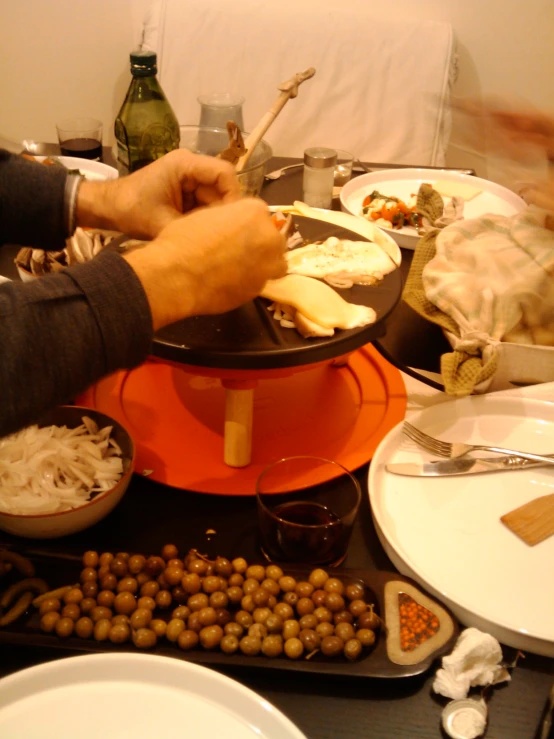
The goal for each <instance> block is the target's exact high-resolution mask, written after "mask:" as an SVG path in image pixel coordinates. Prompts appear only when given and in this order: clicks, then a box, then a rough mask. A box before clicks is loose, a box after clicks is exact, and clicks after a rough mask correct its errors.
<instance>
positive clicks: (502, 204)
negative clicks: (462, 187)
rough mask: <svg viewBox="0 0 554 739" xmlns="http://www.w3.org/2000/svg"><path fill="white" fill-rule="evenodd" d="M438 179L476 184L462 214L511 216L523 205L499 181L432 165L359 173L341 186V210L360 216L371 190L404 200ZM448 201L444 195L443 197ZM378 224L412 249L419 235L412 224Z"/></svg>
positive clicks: (476, 216)
mask: <svg viewBox="0 0 554 739" xmlns="http://www.w3.org/2000/svg"><path fill="white" fill-rule="evenodd" d="M439 180H443V181H444V180H447V181H449V182H463V183H467V184H468V185H472V186H473V187H478V188H479V189H480V190H481V191H482V192H481V193H479V195H476V196H475V197H474V198H473V199H472V200H469V201H467V202H466V203H465V204H464V218H478V217H479V216H482V215H484V214H485V213H494V214H496V215H502V216H513V215H515V214H516V213H519V212H520V211H521V210H523V209H524V208H525V201H524V200H523V199H522V198H520V197H519V195H516V193H514V192H512V191H511V190H508V189H507V188H506V187H503V186H502V185H498V184H496V183H495V182H490V181H489V180H483V179H481V178H480V177H473V176H472V175H467V174H462V173H461V172H451V171H448V170H436V169H418V168H414V169H385V170H382V171H380V172H371V173H369V174H364V175H360V176H359V177H355V178H354V179H352V180H350V182H347V183H346V185H345V186H344V187H343V188H342V192H341V194H340V201H341V207H342V210H344V211H346V212H347V213H352V214H353V215H355V216H360V217H363V216H362V215H361V213H362V203H363V201H364V198H365V197H366V196H367V195H369V194H370V193H371V192H373V190H378V191H379V192H380V193H382V194H383V195H393V196H394V197H397V198H400V199H401V200H403V201H404V202H408V201H409V199H410V197H411V195H412V194H416V193H417V191H418V190H419V187H420V185H421V184H422V183H423V182H427V183H429V184H430V185H432V184H433V183H434V182H438V181H439ZM445 200H446V201H448V198H445ZM379 225H380V227H381V228H382V229H383V231H386V232H387V233H388V234H389V235H390V236H392V237H393V239H394V240H395V241H396V243H397V244H398V246H401V247H403V248H407V249H415V247H416V244H417V242H418V241H419V238H420V237H419V236H418V233H417V231H416V229H415V228H413V227H412V226H404V227H403V228H400V229H392V228H385V227H384V226H381V224H379Z"/></svg>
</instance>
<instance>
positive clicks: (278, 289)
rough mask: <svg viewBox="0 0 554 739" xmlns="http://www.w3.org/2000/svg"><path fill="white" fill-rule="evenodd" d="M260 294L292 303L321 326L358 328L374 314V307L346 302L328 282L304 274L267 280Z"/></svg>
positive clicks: (263, 296)
mask: <svg viewBox="0 0 554 739" xmlns="http://www.w3.org/2000/svg"><path fill="white" fill-rule="evenodd" d="M260 295H261V297H262V298H267V299H268V300H271V301H273V302H275V303H281V304H283V305H291V306H292V307H293V308H296V310H299V311H300V312H301V313H302V314H303V315H304V316H306V318H308V319H309V320H310V321H313V322H314V323H317V324H318V325H319V326H323V327H324V328H344V329H349V328H358V327H360V326H367V325H368V324H369V323H375V320H376V318H377V316H376V314H375V311H374V310H373V308H368V307H367V306H365V305H355V304H354V303H348V302H347V301H346V300H344V299H343V298H341V296H340V295H339V294H338V293H337V292H335V291H334V290H333V288H332V287H330V286H329V285H326V284H325V283H324V282H320V281H319V280H315V279H314V278H313V277H304V275H286V277H281V279H279V280H268V282H266V284H265V285H264V288H263V290H262V291H261V293H260Z"/></svg>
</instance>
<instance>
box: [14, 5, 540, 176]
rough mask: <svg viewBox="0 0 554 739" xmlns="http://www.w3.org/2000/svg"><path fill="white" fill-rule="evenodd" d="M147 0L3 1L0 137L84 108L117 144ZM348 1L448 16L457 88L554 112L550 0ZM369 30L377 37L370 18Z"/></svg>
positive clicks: (43, 133)
mask: <svg viewBox="0 0 554 739" xmlns="http://www.w3.org/2000/svg"><path fill="white" fill-rule="evenodd" d="M183 1H184V0H183ZM267 1H268V2H280V3H282V2H283V1H284V2H287V1H288V2H290V3H291V22H294V12H293V8H294V2H293V1H292V0H267ZM296 1H297V0H295V2H296ZM148 2H149V0H2V2H0V104H1V106H2V107H1V113H0V135H3V136H8V137H10V138H12V139H16V140H21V139H23V138H34V139H36V140H42V141H44V140H49V141H53V140H55V128H54V124H55V121H56V119H57V118H60V117H64V116H69V115H76V114H82V115H91V116H95V117H98V118H101V119H102V120H103V121H104V129H105V138H104V143H106V144H109V143H111V142H112V141H113V120H114V118H115V115H116V113H117V110H118V108H119V106H120V104H121V102H122V100H123V96H124V94H125V90H126V88H127V85H128V82H129V79H130V77H129V62H128V59H129V52H130V51H131V50H132V49H133V48H135V47H136V46H137V42H138V39H139V33H138V28H139V26H140V19H141V17H142V14H143V12H144V9H145V7H146V6H147V5H148ZM206 2H209V0H206ZM229 2H235V0H229ZM301 2H303V3H304V4H308V5H310V4H311V5H313V7H314V12H317V10H318V8H320V7H321V5H322V2H325V4H326V5H331V6H333V7H338V6H339V0H301ZM348 4H350V5H351V6H357V5H361V6H362V7H364V8H365V9H366V10H368V12H369V11H370V12H375V13H378V14H385V15H389V14H390V13H391V12H394V13H395V15H396V16H398V17H402V16H403V15H405V16H407V17H414V16H415V15H418V16H420V17H423V18H426V19H436V20H446V21H449V22H450V23H452V25H453V27H454V31H455V34H456V38H457V41H458V53H459V78H458V82H457V84H456V88H455V93H456V94H459V95H473V96H474V95H480V94H484V95H488V94H498V95H501V96H507V97H518V98H523V99H525V100H526V101H527V102H529V103H531V104H532V105H535V106H537V107H540V108H544V109H550V110H554V107H553V106H554V103H553V99H554V98H553V94H552V89H553V83H552V77H553V74H554V43H553V33H554V3H553V2H552V0H526V1H524V0H465V2H462V0H395V2H394V3H382V2H376V1H375V0H374V2H371V0H340V5H341V7H344V6H345V5H346V6H348ZM373 6H375V8H374V7H373ZM367 31H368V44H370V43H371V24H370V23H368V29H367ZM422 53H425V50H424V49H422ZM415 73H416V74H417V70H416V71H415ZM191 94H194V91H191ZM455 139H456V137H455ZM449 163H450V164H455V165H466V166H467V165H472V166H475V167H476V168H477V169H478V173H479V174H481V175H482V176H487V174H488V175H489V176H491V177H493V178H494V176H495V174H496V173H495V170H494V166H491V161H488V162H487V161H486V160H483V159H482V158H481V157H480V156H478V155H475V154H473V153H471V152H468V151H465V150H463V149H460V148H457V147H456V146H454V145H453V146H452V147H451V150H450V152H449ZM493 165H494V163H493ZM489 170H490V171H489ZM496 178H497V179H498V177H496Z"/></svg>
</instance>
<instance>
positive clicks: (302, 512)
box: [256, 456, 361, 565]
mask: <svg viewBox="0 0 554 739" xmlns="http://www.w3.org/2000/svg"><path fill="white" fill-rule="evenodd" d="M256 499H257V505H258V522H259V526H260V539H261V547H262V552H263V554H264V556H265V557H266V558H267V559H268V560H270V561H273V562H288V563H290V562H294V563H297V564H301V565H306V564H307V565H337V564H340V563H341V562H342V561H343V560H344V558H345V557H346V552H347V549H348V543H349V541H350V535H351V533H352V526H353V524H354V520H355V518H356V514H357V512H358V507H359V505H360V500H361V490H360V485H359V483H358V481H357V480H356V478H355V477H353V476H352V475H351V474H350V472H348V470H347V469H345V468H344V467H343V466H342V465H340V464H339V463H338V462H333V461H331V460H328V459H323V458H320V457H307V456H306V457H288V458H285V459H281V460H279V461H278V462H275V463H274V464H272V465H270V466H269V467H267V468H266V469H265V470H264V471H263V472H262V474H261V475H260V476H259V478H258V480H257V482H256Z"/></svg>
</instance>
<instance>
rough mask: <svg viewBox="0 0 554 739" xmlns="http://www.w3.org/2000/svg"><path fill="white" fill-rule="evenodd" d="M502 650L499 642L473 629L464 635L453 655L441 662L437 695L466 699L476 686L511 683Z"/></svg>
mask: <svg viewBox="0 0 554 739" xmlns="http://www.w3.org/2000/svg"><path fill="white" fill-rule="evenodd" d="M501 662H502V649H501V647H500V644H499V643H498V641H497V640H496V639H495V638H494V636H491V635H490V634H485V633H484V632H482V631H479V629H475V628H473V627H471V628H469V629H465V630H464V631H462V633H461V634H460V636H459V637H458V640H457V641H456V645H455V646H454V649H453V650H452V652H451V654H449V655H447V656H446V657H443V658H442V668H440V669H439V670H437V673H436V675H435V680H434V682H433V690H434V691H435V693H439V694H440V695H444V696H446V697H447V698H454V699H459V698H467V695H468V693H469V689H470V688H472V687H474V686H475V685H482V686H485V685H495V684H496V683H501V682H504V681H507V680H511V676H510V673H509V672H508V670H507V668H506V667H505V666H504V665H503V664H501Z"/></svg>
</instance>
